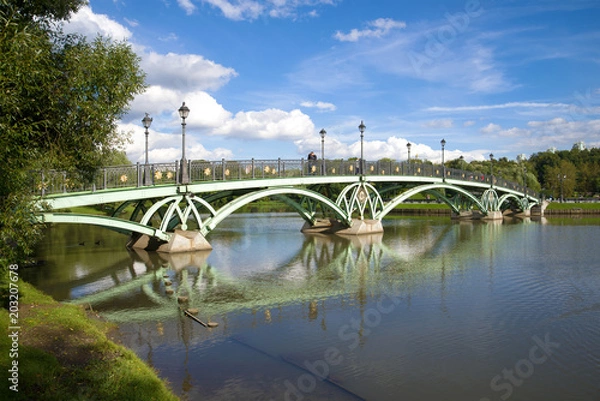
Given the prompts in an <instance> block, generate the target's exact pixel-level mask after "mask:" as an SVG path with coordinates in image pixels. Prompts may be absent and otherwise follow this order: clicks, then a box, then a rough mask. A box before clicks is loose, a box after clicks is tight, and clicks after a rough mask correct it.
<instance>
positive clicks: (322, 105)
mask: <svg viewBox="0 0 600 401" xmlns="http://www.w3.org/2000/svg"><path fill="white" fill-rule="evenodd" d="M300 106H302V107H307V108H316V109H319V110H321V111H335V109H336V107H335V105H334V104H333V103H327V102H309V101H306V102H302V103H300Z"/></svg>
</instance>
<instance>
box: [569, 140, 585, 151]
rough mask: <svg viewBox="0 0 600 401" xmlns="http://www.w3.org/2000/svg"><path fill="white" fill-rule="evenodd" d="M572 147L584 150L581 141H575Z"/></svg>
mask: <svg viewBox="0 0 600 401" xmlns="http://www.w3.org/2000/svg"><path fill="white" fill-rule="evenodd" d="M572 149H573V150H575V149H577V150H585V143H583V141H579V142H575V143H574V144H573V148H572Z"/></svg>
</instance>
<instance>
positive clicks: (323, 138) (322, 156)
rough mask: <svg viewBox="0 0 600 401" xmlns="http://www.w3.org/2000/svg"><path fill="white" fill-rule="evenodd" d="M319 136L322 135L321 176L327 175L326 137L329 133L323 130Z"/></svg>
mask: <svg viewBox="0 0 600 401" xmlns="http://www.w3.org/2000/svg"><path fill="white" fill-rule="evenodd" d="M319 134H321V175H325V135H327V131H325V128H323V129H322V130H321V131H319Z"/></svg>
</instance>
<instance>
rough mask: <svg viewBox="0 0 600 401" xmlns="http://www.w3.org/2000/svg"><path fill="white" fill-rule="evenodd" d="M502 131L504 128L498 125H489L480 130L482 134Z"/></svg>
mask: <svg viewBox="0 0 600 401" xmlns="http://www.w3.org/2000/svg"><path fill="white" fill-rule="evenodd" d="M501 129H502V127H501V126H499V125H498V124H493V123H489V124H488V125H486V126H485V127H483V128H482V129H480V130H479V131H480V132H481V133H482V134H493V133H497V132H499V131H500V130H501Z"/></svg>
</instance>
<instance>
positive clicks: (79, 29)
mask: <svg viewBox="0 0 600 401" xmlns="http://www.w3.org/2000/svg"><path fill="white" fill-rule="evenodd" d="M63 27H64V31H65V32H66V33H79V34H81V35H84V36H86V37H88V38H89V39H94V38H95V37H96V36H98V35H101V36H105V37H111V38H113V39H114V40H125V39H129V38H130V37H131V32H130V31H129V29H127V28H125V27H124V26H123V25H121V24H119V23H118V22H115V21H113V20H112V19H110V18H109V17H108V16H106V15H104V14H95V13H94V12H93V11H92V8H91V7H90V6H83V7H81V8H80V9H79V10H78V11H77V12H76V13H75V14H73V15H72V16H71V18H70V19H69V21H68V22H66V23H65V24H64V25H63Z"/></svg>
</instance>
